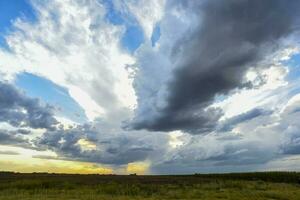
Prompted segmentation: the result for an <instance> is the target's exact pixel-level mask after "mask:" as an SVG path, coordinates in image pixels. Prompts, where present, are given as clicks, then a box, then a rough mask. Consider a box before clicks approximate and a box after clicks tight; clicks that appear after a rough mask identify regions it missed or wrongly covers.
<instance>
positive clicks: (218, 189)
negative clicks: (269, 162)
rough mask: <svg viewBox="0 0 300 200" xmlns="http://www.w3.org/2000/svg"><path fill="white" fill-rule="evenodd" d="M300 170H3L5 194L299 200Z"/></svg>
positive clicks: (6, 197)
mask: <svg viewBox="0 0 300 200" xmlns="http://www.w3.org/2000/svg"><path fill="white" fill-rule="evenodd" d="M299 181H300V173H288V172H286V173H283V172H271V173H244V174H209V175H202V174H195V175H186V176H136V175H131V176H119V175H75V174H74V175H67V174H47V173H34V174H20V173H7V172H6V173H4V172H3V173H0V200H15V199H16V200H19V199H22V200H48V199H49V200H50V199H52V200H54V199H59V200H71V199H72V200H100V199H101V200H106V199H107V200H108V199H112V200H114V199H116V200H127V199H128V200H129V199H130V200H131V199H133V200H134V199H140V200H142V199H149V200H156V199H160V200H161V199H203V200H215V199H232V200H246V199H247V200H248V199H249V200H250V199H251V200H271V199H277V200H299V199H300V182H299Z"/></svg>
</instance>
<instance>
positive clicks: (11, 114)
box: [0, 82, 58, 133]
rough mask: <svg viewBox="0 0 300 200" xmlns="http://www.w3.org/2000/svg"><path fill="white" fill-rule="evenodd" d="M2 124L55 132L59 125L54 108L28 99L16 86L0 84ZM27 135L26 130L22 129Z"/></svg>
mask: <svg viewBox="0 0 300 200" xmlns="http://www.w3.org/2000/svg"><path fill="white" fill-rule="evenodd" d="M0 122H7V123H9V124H11V125H12V126H15V127H30V128H45V129H49V130H54V129H55V125H57V124H58V122H57V121H56V119H55V118H54V116H53V107H51V106H50V105H42V104H41V102H40V101H39V100H38V99H34V98H30V97H27V96H26V95H25V94H23V93H22V92H21V91H19V90H18V89H16V88H15V87H14V86H12V85H10V84H8V83H5V82H0ZM20 132H23V133H26V130H25V129H24V130H22V129H20Z"/></svg>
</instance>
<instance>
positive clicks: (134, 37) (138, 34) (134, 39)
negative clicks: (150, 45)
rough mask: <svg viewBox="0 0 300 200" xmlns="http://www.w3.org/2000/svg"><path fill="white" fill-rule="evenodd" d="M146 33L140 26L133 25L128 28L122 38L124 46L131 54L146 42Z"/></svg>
mask: <svg viewBox="0 0 300 200" xmlns="http://www.w3.org/2000/svg"><path fill="white" fill-rule="evenodd" d="M144 40H145V38H144V32H143V30H142V29H141V27H140V26H138V25H132V26H129V27H126V31H125V33H124V35H123V37H122V45H123V47H125V49H127V50H128V51H129V52H130V53H134V51H135V50H136V49H137V48H139V46H140V45H141V44H142V43H143V42H144Z"/></svg>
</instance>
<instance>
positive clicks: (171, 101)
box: [131, 0, 300, 134]
mask: <svg viewBox="0 0 300 200" xmlns="http://www.w3.org/2000/svg"><path fill="white" fill-rule="evenodd" d="M179 2H181V4H180V6H181V8H182V9H185V10H187V11H188V12H191V13H193V14H194V15H195V16H196V19H197V20H196V23H195V24H193V27H191V28H190V29H189V30H188V31H187V32H186V34H185V35H184V36H183V37H182V38H180V39H179V40H178V41H177V43H176V45H174V47H173V49H172V56H171V59H174V60H180V61H179V62H176V68H175V70H174V71H173V72H172V78H171V79H170V80H169V82H168V83H167V91H168V92H167V95H166V97H165V102H166V103H165V104H166V105H165V106H164V107H162V108H158V109H157V113H156V114H155V115H149V117H142V119H139V117H140V116H139V114H137V116H136V118H135V119H134V120H133V122H132V124H131V127H132V128H133V129H148V130H151V131H173V130H183V131H186V132H189V133H192V134H201V133H204V132H210V131H213V130H214V129H215V127H216V126H217V124H218V120H219V119H220V117H221V116H222V111H221V110H220V109H213V108H209V106H210V105H211V104H212V103H213V101H214V99H215V97H216V96H217V95H227V94H229V92H231V91H233V90H234V89H241V88H249V87H251V83H249V82H247V81H246V80H245V74H246V72H247V71H248V70H249V69H250V68H251V67H252V68H257V69H258V68H260V69H262V68H267V67H270V66H268V65H260V63H261V62H263V61H264V60H265V59H266V58H267V56H269V55H271V54H273V53H275V52H276V51H277V50H279V49H280V45H281V42H282V41H283V40H284V39H286V38H288V37H289V36H292V35H293V34H294V33H296V32H297V31H299V20H298V19H299V12H298V8H299V7H300V2H299V1H297V0H291V1H285V0H265V1H261V0H226V1H224V0H209V1H201V2H200V1H199V2H198V1H176V5H179ZM178 58H180V59H178ZM173 64H174V65H175V63H173ZM137 87H138V86H137ZM138 94H139V93H138ZM141 98H142V97H141ZM155 103H157V102H155ZM139 106H145V105H139ZM146 106H152V107H155V106H156V105H153V104H150V105H146ZM137 109H140V108H137ZM144 110H147V109H144ZM149 110H150V109H149Z"/></svg>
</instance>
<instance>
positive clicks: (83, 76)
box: [0, 0, 136, 120]
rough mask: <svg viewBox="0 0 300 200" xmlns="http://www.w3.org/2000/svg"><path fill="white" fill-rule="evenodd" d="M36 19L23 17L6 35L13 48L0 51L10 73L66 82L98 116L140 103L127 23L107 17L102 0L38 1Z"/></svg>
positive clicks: (1, 62) (92, 115) (90, 113)
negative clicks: (125, 42)
mask: <svg viewBox="0 0 300 200" xmlns="http://www.w3.org/2000/svg"><path fill="white" fill-rule="evenodd" d="M33 6H34V8H35V9H36V11H37V18H38V19H37V22H34V23H30V22H26V21H22V20H20V19H18V20H17V21H16V22H15V23H14V26H15V31H13V32H12V34H10V35H8V36H7V38H6V39H7V42H8V45H9V48H10V51H4V50H1V51H0V57H1V60H0V66H1V67H0V71H1V72H2V73H4V74H5V75H6V77H13V76H14V75H15V74H17V73H21V72H24V71H26V72H30V73H32V74H37V75H40V76H42V77H45V78H47V79H49V80H51V81H53V82H55V83H56V84H59V85H61V86H64V87H66V88H67V89H68V90H69V92H70V95H71V96H72V97H73V98H74V99H75V100H77V102H78V103H79V104H80V105H81V106H82V107H83V108H84V109H85V111H86V115H87V116H88V118H89V119H91V120H93V119H94V118H95V117H100V116H101V117H104V116H105V115H109V114H110V113H114V112H117V110H118V109H122V108H123V107H125V108H132V107H133V106H134V105H135V103H136V100H135V95H134V90H133V89H132V86H131V83H132V80H131V79H130V77H129V72H128V71H127V69H126V65H129V64H132V63H133V62H134V58H133V57H132V56H130V55H128V54H127V53H125V52H123V51H122V48H120V38H121V35H122V33H123V31H124V30H123V29H124V28H123V27H122V26H113V25H111V24H109V23H108V22H107V21H106V20H105V13H106V10H105V8H104V7H103V6H102V5H101V4H99V3H98V1H96V0H95V1H63V2H62V1H49V2H47V3H45V4H42V3H38V2H34V4H33Z"/></svg>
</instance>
